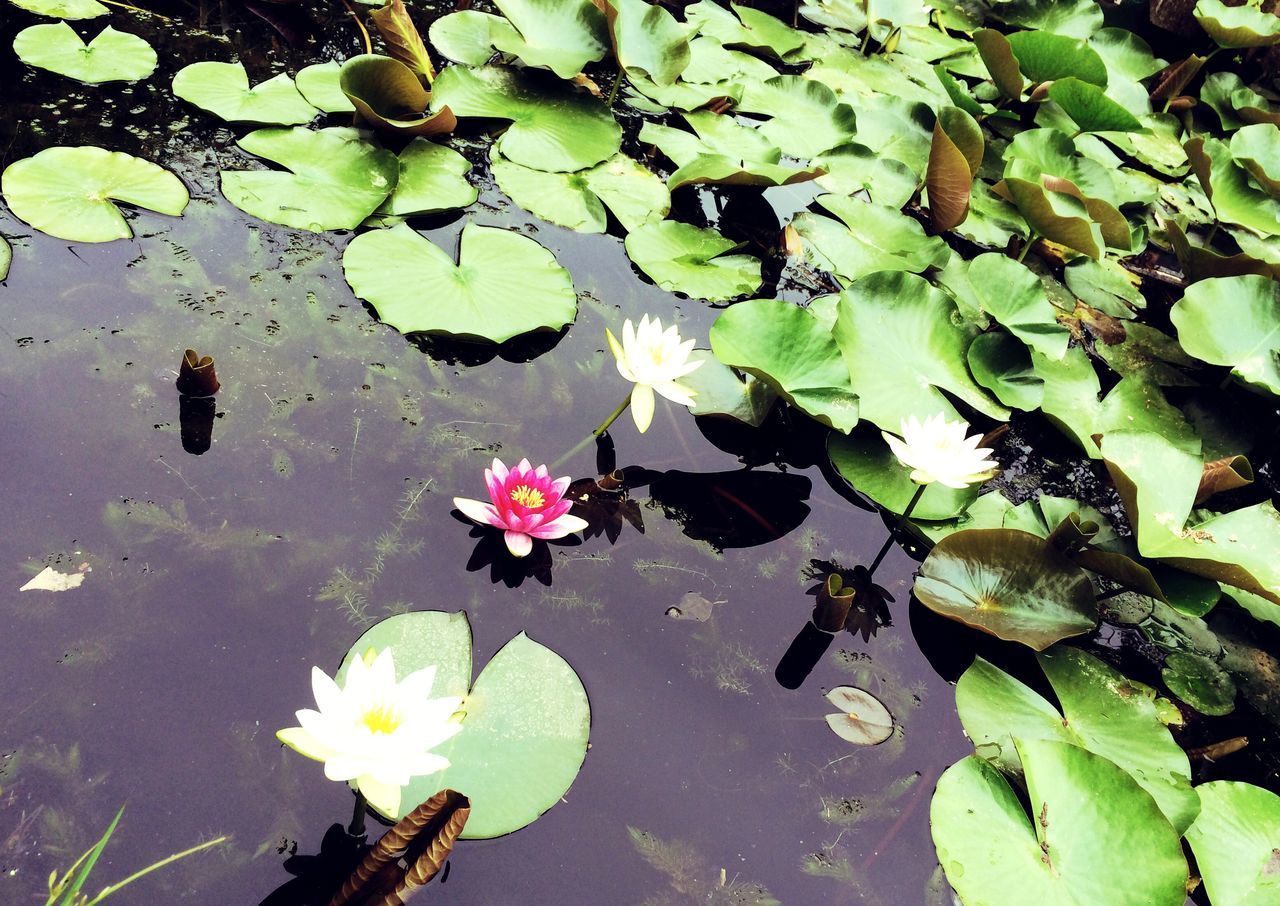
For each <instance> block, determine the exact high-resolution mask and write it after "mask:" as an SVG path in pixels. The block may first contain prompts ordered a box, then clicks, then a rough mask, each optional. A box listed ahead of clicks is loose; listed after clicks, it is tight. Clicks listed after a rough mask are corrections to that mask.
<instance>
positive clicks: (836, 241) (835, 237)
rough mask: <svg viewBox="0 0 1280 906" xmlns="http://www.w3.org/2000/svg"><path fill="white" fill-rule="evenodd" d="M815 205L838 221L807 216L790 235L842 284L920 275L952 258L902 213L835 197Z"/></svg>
mask: <svg viewBox="0 0 1280 906" xmlns="http://www.w3.org/2000/svg"><path fill="white" fill-rule="evenodd" d="M817 203H818V204H820V205H822V206H823V207H824V208H826V209H827V210H829V211H831V212H832V213H833V214H835V215H836V217H838V218H840V219H839V220H833V219H832V218H830V217H824V216H822V215H821V214H813V213H810V212H807V211H806V212H804V213H802V214H799V215H797V216H796V218H795V219H794V220H792V221H791V225H790V230H791V231H792V232H794V234H795V236H796V237H797V238H798V239H799V240H800V246H801V249H802V251H803V252H804V255H805V258H806V259H807V260H808V261H809V262H810V263H811V264H813V265H814V266H815V267H818V268H820V269H822V270H825V271H829V272H830V273H833V274H836V275H838V276H840V277H843V278H844V279H846V280H857V279H859V278H861V277H864V276H866V275H868V274H872V273H875V272H877V271H912V272H915V273H923V272H924V271H926V270H928V269H929V268H931V267H938V268H940V267H942V266H943V265H945V264H946V263H947V260H948V259H949V258H950V257H951V249H950V247H949V246H948V245H947V244H946V243H945V242H943V241H942V240H941V239H939V238H938V237H937V236H928V235H926V234H925V231H924V227H923V226H921V225H920V222H919V221H918V220H916V219H915V218H913V217H910V216H908V215H906V214H903V213H902V212H901V211H898V210H895V209H893V208H888V207H885V206H884V205H880V204H868V203H866V202H862V201H859V200H857V199H856V198H849V197H846V196H839V195H822V196H820V197H819V198H818V199H817Z"/></svg>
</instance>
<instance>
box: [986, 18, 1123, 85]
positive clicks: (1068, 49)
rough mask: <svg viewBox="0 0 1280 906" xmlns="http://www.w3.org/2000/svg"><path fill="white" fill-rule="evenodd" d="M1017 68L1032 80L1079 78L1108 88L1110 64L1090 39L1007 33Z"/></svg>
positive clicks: (1059, 35)
mask: <svg viewBox="0 0 1280 906" xmlns="http://www.w3.org/2000/svg"><path fill="white" fill-rule="evenodd" d="M1008 40H1009V47H1010V49H1011V50H1012V51H1013V55H1014V57H1015V58H1016V59H1017V61H1018V68H1019V69H1021V70H1022V72H1023V74H1025V75H1026V77H1027V78H1029V79H1030V80H1031V81H1033V82H1053V81H1057V80H1058V79H1065V78H1077V79H1081V80H1083V81H1085V82H1088V83H1090V84H1093V85H1097V86H1098V87H1099V88H1105V87H1107V67H1106V64H1105V63H1103V62H1102V57H1100V56H1098V52H1097V51H1096V50H1094V49H1093V48H1092V47H1090V46H1089V44H1088V42H1087V41H1083V40H1081V39H1079V38H1072V37H1070V36H1068V35H1061V34H1053V33H1051V32H1047V31H1019V32H1014V33H1013V34H1011V35H1009V36H1008Z"/></svg>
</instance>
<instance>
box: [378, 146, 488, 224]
mask: <svg viewBox="0 0 1280 906" xmlns="http://www.w3.org/2000/svg"><path fill="white" fill-rule="evenodd" d="M399 164H400V177H399V179H398V180H397V181H396V188H395V191H394V192H392V193H391V197H389V198H388V199H387V200H386V202H385V203H384V204H383V205H382V206H381V207H380V208H379V209H378V212H379V213H380V214H390V215H392V216H395V217H411V216H413V215H415V214H435V213H439V212H440V211H451V210H454V209H455V208H465V207H466V206H467V205H469V204H471V203H472V202H473V201H475V200H476V196H477V194H478V193H477V191H476V187H475V186H473V185H471V183H469V182H467V173H469V172H470V171H471V162H470V161H469V160H467V159H466V158H465V157H463V156H462V155H461V154H459V153H458V152H457V151H454V150H453V149H452V148H446V147H445V146H444V145H437V144H436V143H435V142H430V141H427V140H426V139H425V138H415V139H413V140H412V141H411V142H409V144H407V145H405V148H404V150H403V151H401V152H400V156H399Z"/></svg>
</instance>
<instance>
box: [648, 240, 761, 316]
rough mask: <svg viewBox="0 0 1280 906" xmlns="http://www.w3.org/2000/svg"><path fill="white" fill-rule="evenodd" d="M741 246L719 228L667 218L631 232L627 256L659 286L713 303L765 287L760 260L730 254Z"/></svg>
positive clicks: (748, 293) (748, 256)
mask: <svg viewBox="0 0 1280 906" xmlns="http://www.w3.org/2000/svg"><path fill="white" fill-rule="evenodd" d="M738 247H739V243H737V242H734V241H733V240H732V239H726V238H725V237H724V236H721V235H720V234H719V233H717V232H716V231H715V230H707V229H702V228H701V227H696V226H693V225H692V224H688V223H680V222H679V221H675V220H664V221H662V222H661V223H650V224H647V225H646V226H643V227H641V228H640V229H638V230H634V231H633V232H631V233H628V234H627V239H626V248H627V255H628V256H629V257H630V258H631V260H632V262H634V264H635V265H636V267H638V268H640V270H642V271H644V272H645V273H646V274H648V275H649V277H650V278H651V279H652V280H653V282H655V283H657V284H658V285H659V286H661V287H662V288H663V289H665V290H670V291H671V292H673V293H684V294H685V295H687V296H691V297H693V298H695V299H706V300H708V301H711V302H718V301H723V300H725V299H733V298H735V297H737V296H745V295H750V294H751V293H754V292H755V291H756V290H757V289H759V288H760V283H761V280H762V278H761V276H760V259H759V258H753V257H751V256H750V255H729V254H726V253H727V252H731V251H733V250H735V249H737V248H738Z"/></svg>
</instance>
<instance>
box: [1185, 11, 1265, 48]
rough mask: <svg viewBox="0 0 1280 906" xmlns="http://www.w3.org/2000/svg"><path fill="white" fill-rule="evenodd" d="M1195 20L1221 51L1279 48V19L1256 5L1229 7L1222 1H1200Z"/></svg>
mask: <svg viewBox="0 0 1280 906" xmlns="http://www.w3.org/2000/svg"><path fill="white" fill-rule="evenodd" d="M1195 17H1196V21H1197V22H1199V23H1200V27H1201V28H1203V29H1204V30H1205V32H1206V33H1208V35H1209V37H1211V38H1213V40H1214V41H1215V42H1217V44H1218V46H1219V47H1232V48H1234V47H1269V46H1271V45H1272V44H1280V16H1277V15H1276V14H1275V13H1272V12H1269V11H1264V10H1262V9H1259V8H1258V7H1257V6H1256V5H1252V4H1244V5H1241V6H1227V5H1226V4H1225V3H1223V2H1222V0H1199V2H1198V3H1196V8H1195Z"/></svg>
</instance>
